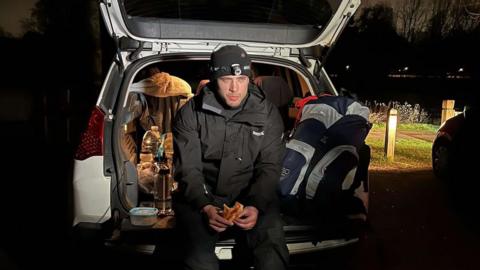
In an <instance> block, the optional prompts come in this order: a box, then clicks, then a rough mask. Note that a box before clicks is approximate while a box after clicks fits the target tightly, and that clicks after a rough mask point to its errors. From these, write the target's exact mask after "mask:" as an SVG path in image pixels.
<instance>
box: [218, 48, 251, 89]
mask: <svg viewBox="0 0 480 270" xmlns="http://www.w3.org/2000/svg"><path fill="white" fill-rule="evenodd" d="M210 72H211V80H212V81H213V80H216V79H217V78H219V77H222V76H225V75H246V76H248V77H250V75H251V71H250V57H248V54H247V53H246V52H245V50H243V49H242V48H240V47H239V46H236V45H227V46H223V47H221V48H220V49H218V50H217V51H214V52H212V55H211V56H210Z"/></svg>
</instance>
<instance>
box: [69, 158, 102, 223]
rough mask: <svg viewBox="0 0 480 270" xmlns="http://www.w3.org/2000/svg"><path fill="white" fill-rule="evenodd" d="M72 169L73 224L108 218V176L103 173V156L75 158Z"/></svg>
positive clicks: (98, 221) (99, 221)
mask: <svg viewBox="0 0 480 270" xmlns="http://www.w3.org/2000/svg"><path fill="white" fill-rule="evenodd" d="M73 170H74V174H73V175H74V177H73V198H74V219H73V225H76V224H78V223H80V222H89V223H103V222H105V221H107V220H108V219H110V217H111V213H110V177H106V176H105V175H104V174H103V157H101V156H93V157H90V158H87V159H85V160H75V161H74V168H73Z"/></svg>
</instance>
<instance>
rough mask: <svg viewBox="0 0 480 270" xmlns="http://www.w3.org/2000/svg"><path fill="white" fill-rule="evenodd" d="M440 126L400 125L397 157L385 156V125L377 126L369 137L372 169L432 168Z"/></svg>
mask: <svg viewBox="0 0 480 270" xmlns="http://www.w3.org/2000/svg"><path fill="white" fill-rule="evenodd" d="M437 129H438V126H435V125H428V124H400V125H399V126H398V129H397V136H396V140H395V141H396V144H395V157H394V160H393V161H388V160H387V159H386V158H385V156H384V140H385V124H378V125H377V124H375V125H374V126H373V128H372V130H371V131H370V134H369V135H368V137H367V140H366V142H367V144H368V145H370V147H371V149H372V158H371V162H370V167H371V169H373V170H392V169H425V168H430V167H431V151H432V142H433V138H434V136H435V133H436V130H437Z"/></svg>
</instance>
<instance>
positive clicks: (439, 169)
mask: <svg viewBox="0 0 480 270" xmlns="http://www.w3.org/2000/svg"><path fill="white" fill-rule="evenodd" d="M478 123H480V122H479V116H478V106H476V105H467V106H465V108H464V110H463V111H462V112H461V113H459V114H457V115H456V116H454V117H452V118H450V119H448V120H447V121H445V123H443V124H442V126H441V127H440V128H439V130H438V132H437V135H436V137H435V140H434V142H433V146H432V168H433V172H434V173H435V175H436V176H437V177H439V178H441V179H445V180H449V181H451V183H452V184H454V185H457V186H465V187H466V188H471V185H470V184H475V185H476V184H477V183H476V182H478V181H477V180H473V179H476V177H475V176H474V175H475V174H474V171H476V170H477V168H478V158H476V157H477V156H478V153H479V152H478V151H479V144H480V140H479V139H478V131H476V128H478V127H477V126H476V125H478ZM474 128H475V129H474Z"/></svg>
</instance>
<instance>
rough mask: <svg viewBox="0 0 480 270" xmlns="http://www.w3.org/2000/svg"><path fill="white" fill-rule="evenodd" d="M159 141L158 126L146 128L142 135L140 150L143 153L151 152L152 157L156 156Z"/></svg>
mask: <svg viewBox="0 0 480 270" xmlns="http://www.w3.org/2000/svg"><path fill="white" fill-rule="evenodd" d="M159 141H160V132H159V131H158V126H152V127H151V128H150V130H147V132H145V134H144V135H143V140H142V150H141V153H142V154H144V155H148V154H152V157H153V158H155V157H156V156H157V151H158V146H159Z"/></svg>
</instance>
